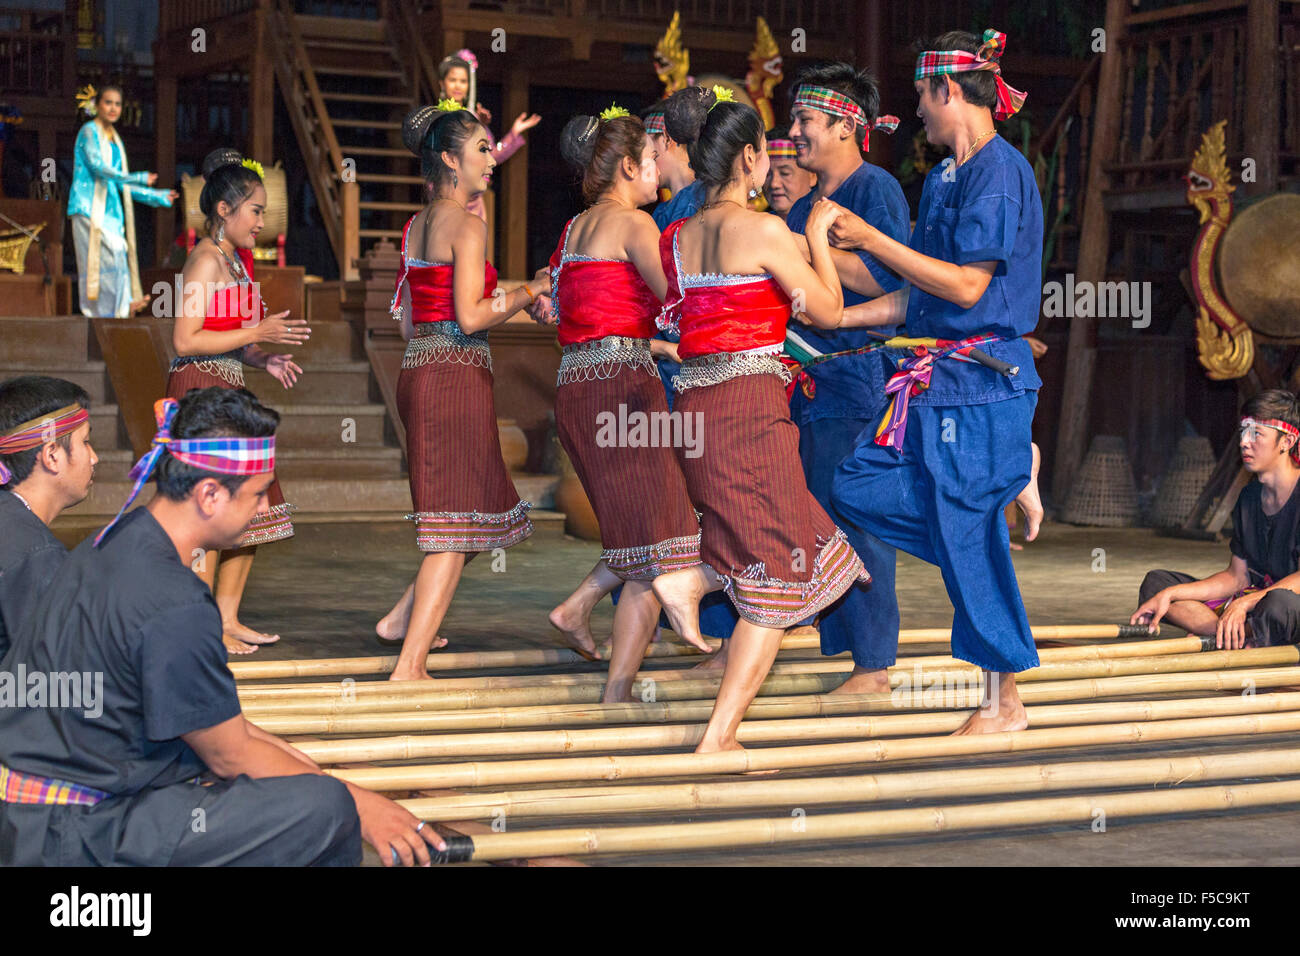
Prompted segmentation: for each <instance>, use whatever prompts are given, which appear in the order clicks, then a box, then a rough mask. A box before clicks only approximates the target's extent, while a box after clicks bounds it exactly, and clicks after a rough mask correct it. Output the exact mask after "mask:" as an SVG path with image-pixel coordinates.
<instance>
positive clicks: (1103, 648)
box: [239, 636, 1214, 701]
mask: <svg viewBox="0 0 1300 956" xmlns="http://www.w3.org/2000/svg"><path fill="white" fill-rule="evenodd" d="M1213 646H1214V640H1213V638H1200V637H1193V636H1188V637H1175V638H1169V639H1167V640H1163V641H1133V642H1130V643H1125V644H1082V645H1078V646H1075V647H1047V648H1044V649H1042V650H1041V651H1039V652H1038V656H1039V659H1040V660H1042V661H1043V662H1044V663H1055V662H1057V661H1076V660H1078V661H1082V660H1103V659H1109V658H1122V657H1159V656H1163V655H1166V654H1187V653H1196V652H1199V651H1201V650H1203V649H1204V650H1208V649H1210V648H1212V647H1213ZM918 664H919V665H920V666H922V667H937V666H949V667H961V666H964V662H962V661H960V660H958V659H957V658H955V657H949V656H944V655H931V656H925V657H909V658H906V659H905V660H904V661H903V663H902V664H899V665H896V667H894V668H890V669H891V670H894V669H897V668H898V667H902V666H907V667H915V666H917V665H918ZM853 666H854V665H853V661H851V660H838V659H836V658H819V659H817V660H810V661H777V662H776V663H775V664H773V665H772V669H771V671H770V672H769V673H772V674H777V675H780V674H843V673H847V672H849V671H851V670H853ZM701 673H702V672H701V671H697V670H693V669H689V668H688V669H676V670H652V671H639V672H638V673H637V675H636V679H637V680H654V681H666V680H668V681H670V680H699V679H700V677H701ZM606 679H607V674H606V673H605V672H604V671H596V672H592V673H581V674H512V675H509V676H502V677H442V678H439V679H438V681H437V683H436V684H435V685H434V686H435V687H436V689H437V690H440V691H441V690H460V689H463V688H466V687H474V688H479V689H482V690H500V689H502V688H507V687H562V686H568V685H577V684H600V685H603V684H604V683H605V680H606ZM422 686H423V685H422V683H421V682H419V681H405V682H401V683H399V684H397V685H396V687H397V688H408V687H416V688H419V687H422ZM395 689H396V688H395V686H394V684H393V683H392V682H389V681H385V680H375V681H365V682H353V683H351V684H345V683H343V682H340V681H328V682H314V683H302V684H246V685H243V686H241V687H240V688H239V697H240V699H241V700H245V701H254V700H268V699H278V698H289V697H312V696H320V695H325V696H338V695H339V694H340V693H342V692H343V691H345V690H346V691H348V692H350V693H355V694H356V695H357V696H358V697H362V696H367V695H371V694H384V693H393V692H394V690H395Z"/></svg>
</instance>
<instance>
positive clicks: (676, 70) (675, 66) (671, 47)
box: [654, 10, 691, 97]
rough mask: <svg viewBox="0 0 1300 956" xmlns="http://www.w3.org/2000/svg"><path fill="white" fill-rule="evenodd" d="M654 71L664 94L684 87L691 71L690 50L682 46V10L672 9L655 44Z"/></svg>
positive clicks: (669, 93)
mask: <svg viewBox="0 0 1300 956" xmlns="http://www.w3.org/2000/svg"><path fill="white" fill-rule="evenodd" d="M654 59H655V73H657V74H658V75H659V81H660V82H661V83H663V85H664V96H665V97H667V96H672V95H673V94H674V93H676V92H677V91H678V90H680V89H684V88H685V87H686V85H687V83H688V82H689V80H688V77H689V75H690V72H691V51H690V50H688V49H686V48H685V47H684V46H682V12H681V11H680V10H675V11H673V19H672V21H671V22H670V23H669V24H668V29H667V30H665V31H664V35H663V36H662V37H660V38H659V42H658V43H657V44H655V53H654Z"/></svg>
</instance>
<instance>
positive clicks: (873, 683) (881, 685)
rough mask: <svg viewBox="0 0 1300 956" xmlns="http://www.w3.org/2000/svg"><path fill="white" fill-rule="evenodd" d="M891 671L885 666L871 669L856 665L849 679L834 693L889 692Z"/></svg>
mask: <svg viewBox="0 0 1300 956" xmlns="http://www.w3.org/2000/svg"><path fill="white" fill-rule="evenodd" d="M889 689H890V688H889V671H887V670H885V669H884V668H883V667H882V668H878V669H877V670H873V671H869V670H867V669H866V668H863V667H854V668H853V671H852V673H850V674H849V679H848V680H846V681H845V682H844V683H843V684H841V685H840V686H839V687H836V688H835V689H834V690H833V691H831V693H832V694H887V693H889Z"/></svg>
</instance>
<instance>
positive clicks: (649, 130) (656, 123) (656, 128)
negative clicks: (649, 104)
mask: <svg viewBox="0 0 1300 956" xmlns="http://www.w3.org/2000/svg"><path fill="white" fill-rule="evenodd" d="M645 131H646V135H647V136H663V135H664V134H665V133H667V132H668V130H667V128H666V127H665V126H664V114H663V113H651V114H650V115H649V116H647V117H646V118H645Z"/></svg>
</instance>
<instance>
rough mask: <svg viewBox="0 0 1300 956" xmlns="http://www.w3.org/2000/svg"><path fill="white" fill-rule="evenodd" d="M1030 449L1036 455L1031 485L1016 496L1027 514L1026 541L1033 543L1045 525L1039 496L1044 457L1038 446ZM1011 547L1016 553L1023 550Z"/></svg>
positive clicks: (1031, 473)
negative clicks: (1041, 466)
mask: <svg viewBox="0 0 1300 956" xmlns="http://www.w3.org/2000/svg"><path fill="white" fill-rule="evenodd" d="M1029 447H1030V450H1031V451H1032V452H1033V455H1034V463H1033V465H1032V466H1031V467H1030V470H1029V484H1027V485H1025V487H1024V490H1023V491H1021V492H1020V494H1018V495H1016V505H1017V506H1018V507H1019V508H1020V510H1021V511H1023V512H1024V513H1025V540H1026V541H1033V540H1034V539H1035V538H1037V537H1038V529H1039V527H1040V526H1041V525H1042V523H1043V499H1042V498H1041V497H1039V494H1038V466H1039V465H1040V464H1041V463H1042V459H1043V456H1042V454H1041V453H1040V452H1039V451H1038V446H1037V445H1036V444H1034V443H1032V442H1031V443H1030V445H1029ZM1011 547H1012V550H1014V551H1019V550H1021V548H1020V547H1017V546H1016V545H1014V544H1013V545H1012V546H1011Z"/></svg>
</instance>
